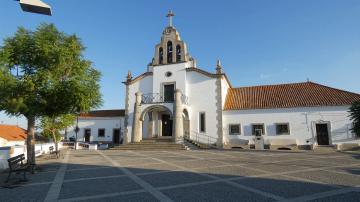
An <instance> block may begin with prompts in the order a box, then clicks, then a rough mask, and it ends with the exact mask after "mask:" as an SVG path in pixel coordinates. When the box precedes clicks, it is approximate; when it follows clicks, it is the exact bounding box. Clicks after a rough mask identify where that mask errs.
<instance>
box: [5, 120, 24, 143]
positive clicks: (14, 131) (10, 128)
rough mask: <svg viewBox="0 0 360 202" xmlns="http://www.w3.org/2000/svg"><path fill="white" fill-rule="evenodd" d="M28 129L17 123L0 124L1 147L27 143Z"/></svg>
mask: <svg viewBox="0 0 360 202" xmlns="http://www.w3.org/2000/svg"><path fill="white" fill-rule="evenodd" d="M26 137H27V134H26V130H25V129H23V128H21V127H19V126H16V125H4V124H1V125H0V147H5V146H15V145H25V143H26Z"/></svg>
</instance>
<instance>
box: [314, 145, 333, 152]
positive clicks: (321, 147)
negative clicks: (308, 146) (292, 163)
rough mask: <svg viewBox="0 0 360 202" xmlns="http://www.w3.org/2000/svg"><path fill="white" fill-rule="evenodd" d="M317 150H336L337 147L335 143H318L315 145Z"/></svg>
mask: <svg viewBox="0 0 360 202" xmlns="http://www.w3.org/2000/svg"><path fill="white" fill-rule="evenodd" d="M314 150H316V151H335V150H336V147H335V146H333V145H316V146H314Z"/></svg>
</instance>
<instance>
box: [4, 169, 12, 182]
mask: <svg viewBox="0 0 360 202" xmlns="http://www.w3.org/2000/svg"><path fill="white" fill-rule="evenodd" d="M10 176H11V171H10V172H9V174H8V176H7V178H6V181H5V183H8V182H9V179H10Z"/></svg>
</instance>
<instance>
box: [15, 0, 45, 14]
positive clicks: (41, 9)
mask: <svg viewBox="0 0 360 202" xmlns="http://www.w3.org/2000/svg"><path fill="white" fill-rule="evenodd" d="M18 1H19V0H18ZM20 6H21V9H22V10H23V11H25V12H30V13H39V14H43V15H51V7H50V6H49V5H47V4H46V3H44V2H42V1H41V0H20Z"/></svg>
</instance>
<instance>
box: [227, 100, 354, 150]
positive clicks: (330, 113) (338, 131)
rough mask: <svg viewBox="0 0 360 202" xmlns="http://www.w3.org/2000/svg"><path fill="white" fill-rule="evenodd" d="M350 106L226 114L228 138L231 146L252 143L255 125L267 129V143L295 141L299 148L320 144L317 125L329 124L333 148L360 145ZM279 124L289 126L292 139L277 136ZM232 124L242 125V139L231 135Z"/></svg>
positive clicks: (257, 110) (259, 110)
mask: <svg viewBox="0 0 360 202" xmlns="http://www.w3.org/2000/svg"><path fill="white" fill-rule="evenodd" d="M348 109H349V106H337V107H304V108H286V109H254V110H232V111H224V113H223V116H224V118H223V120H224V129H223V132H224V136H225V137H226V139H227V141H228V142H230V143H231V142H236V141H238V140H249V141H250V143H252V140H253V136H252V124H253V123H263V124H264V125H265V134H264V139H265V143H267V144H271V141H275V142H281V141H280V140H281V139H283V140H285V139H286V140H289V139H293V140H295V142H296V144H298V145H305V144H315V145H316V144H317V139H316V128H315V127H316V126H315V124H316V123H327V124H328V126H329V141H330V144H338V143H344V142H359V140H358V139H356V137H355V135H354V134H352V133H351V131H350V128H351V124H352V123H351V121H350V120H349V117H348V115H349V114H348V112H347V111H348ZM276 123H289V126H290V134H289V135H277V134H276V125H275V124H276ZM229 124H240V129H241V134H240V135H229Z"/></svg>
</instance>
